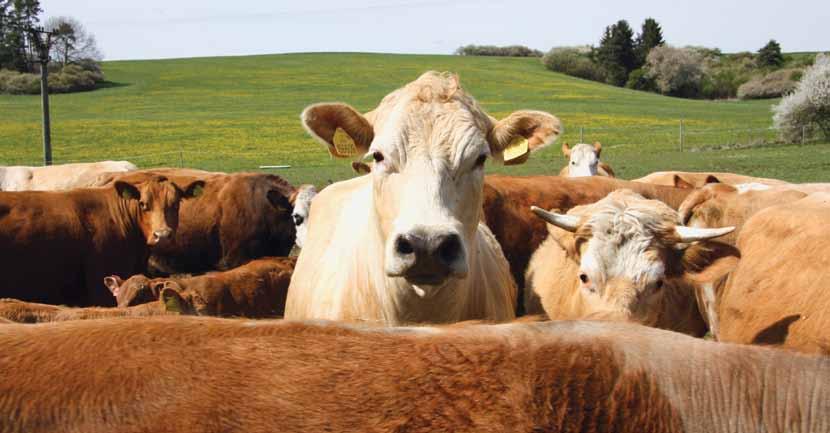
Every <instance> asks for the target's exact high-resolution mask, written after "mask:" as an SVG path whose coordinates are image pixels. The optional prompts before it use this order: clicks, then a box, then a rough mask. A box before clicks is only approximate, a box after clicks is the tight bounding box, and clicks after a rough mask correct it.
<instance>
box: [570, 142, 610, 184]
mask: <svg viewBox="0 0 830 433" xmlns="http://www.w3.org/2000/svg"><path fill="white" fill-rule="evenodd" d="M601 152H602V144H601V143H600V142H599V141H597V142H594V144H585V143H579V144H577V145H575V146H574V147H568V143H562V154H563V155H565V158H567V159H568V165H566V166H564V167H562V170H560V171H559V175H560V176H566V177H586V176H607V177H615V176H614V170H612V169H611V166H610V165H608V164H606V163H604V162H602V161H600V160H599V155H600V153H601Z"/></svg>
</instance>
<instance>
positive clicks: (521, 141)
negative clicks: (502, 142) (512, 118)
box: [502, 136, 530, 165]
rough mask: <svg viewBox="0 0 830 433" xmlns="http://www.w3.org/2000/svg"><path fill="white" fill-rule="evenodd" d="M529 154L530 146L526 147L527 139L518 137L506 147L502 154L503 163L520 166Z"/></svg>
mask: <svg viewBox="0 0 830 433" xmlns="http://www.w3.org/2000/svg"><path fill="white" fill-rule="evenodd" d="M529 153H530V146H529V145H528V142H527V138H524V137H522V136H518V137H516V138H514V139H513V140H511V141H510V144H508V145H507V147H506V148H505V149H504V152H503V153H502V154H503V157H504V163H505V164H506V165H510V164H521V163H522V162H524V161H525V160H526V159H527V155H528V154H529Z"/></svg>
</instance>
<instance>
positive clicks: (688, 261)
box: [532, 190, 736, 325]
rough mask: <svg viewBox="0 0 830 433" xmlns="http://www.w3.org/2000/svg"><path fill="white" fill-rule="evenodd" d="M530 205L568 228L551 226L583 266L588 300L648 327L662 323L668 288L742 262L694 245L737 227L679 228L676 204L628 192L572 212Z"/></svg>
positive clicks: (598, 308)
mask: <svg viewBox="0 0 830 433" xmlns="http://www.w3.org/2000/svg"><path fill="white" fill-rule="evenodd" d="M532 210H533V212H534V213H535V214H536V215H537V216H539V217H541V218H542V219H544V220H545V221H546V222H548V223H550V224H552V225H553V226H555V227H558V228H559V229H562V230H557V229H552V230H551V236H552V237H553V238H554V239H556V240H557V241H558V242H559V244H560V245H561V246H562V248H563V249H564V250H565V251H567V253H568V257H569V258H570V259H572V260H574V261H576V262H577V263H578V264H579V271H578V274H577V276H576V277H577V278H578V281H575V283H576V284H578V286H579V290H580V291H581V292H582V295H583V297H584V299H585V300H586V301H587V302H588V304H590V305H592V306H593V307H594V308H595V309H596V311H597V312H612V313H616V314H618V315H620V316H623V317H625V318H628V319H631V320H634V321H637V322H640V323H643V324H646V325H654V324H655V323H656V321H657V319H658V314H659V312H660V309H661V306H662V302H663V299H664V293H665V292H666V291H667V290H672V288H673V287H676V286H677V284H678V283H679V282H680V281H678V280H680V279H690V278H693V277H694V278H696V280H695V282H697V283H699V282H701V280H702V279H705V278H704V277H701V275H705V276H706V278H708V277H711V278H713V279H717V278H720V277H722V276H723V275H724V273H725V272H728V270H731V266H734V264H735V263H736V262H734V261H732V258H733V257H732V256H730V257H729V258H726V257H724V258H725V260H720V259H721V257H720V256H719V255H717V254H703V253H702V251H703V249H702V248H704V247H703V246H700V245H697V244H694V245H693V243H695V242H698V241H704V240H707V239H711V238H715V237H718V236H722V235H724V234H727V233H729V232H731V231H732V230H734V228H733V227H726V228H718V229H700V228H689V227H684V226H681V225H677V224H676V220H677V213H676V212H675V211H674V210H673V209H671V208H670V207H668V206H667V205H665V204H663V203H662V202H659V201H656V200H647V199H645V198H643V197H642V196H640V195H638V194H636V193H634V192H632V191H630V190H618V191H615V192H612V193H611V194H609V195H608V196H607V197H606V198H604V199H602V200H600V201H598V202H596V203H594V204H593V205H588V206H578V207H576V208H573V209H571V211H570V212H569V213H568V214H558V213H553V212H548V211H545V210H542V209H539V208H536V207H534V208H533V209H532ZM563 230H564V231H563ZM706 251H708V249H707V250H706ZM728 255H729V254H726V253H724V256H728ZM710 268H711V269H710ZM716 268H717V269H716ZM704 271H707V272H709V273H708V274H703V272H704Z"/></svg>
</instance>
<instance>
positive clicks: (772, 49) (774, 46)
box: [758, 39, 784, 67]
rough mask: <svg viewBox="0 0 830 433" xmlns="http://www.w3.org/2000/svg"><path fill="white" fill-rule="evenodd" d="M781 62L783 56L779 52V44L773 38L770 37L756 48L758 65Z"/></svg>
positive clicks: (772, 64)
mask: <svg viewBox="0 0 830 433" xmlns="http://www.w3.org/2000/svg"><path fill="white" fill-rule="evenodd" d="M783 64H784V56H783V55H782V54H781V45H779V44H778V42H776V41H775V39H770V41H769V42H767V44H766V45H764V46H763V47H762V48H761V49H760V50H758V66H762V67H763V66H781V65H783Z"/></svg>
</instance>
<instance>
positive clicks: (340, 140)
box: [331, 127, 357, 156]
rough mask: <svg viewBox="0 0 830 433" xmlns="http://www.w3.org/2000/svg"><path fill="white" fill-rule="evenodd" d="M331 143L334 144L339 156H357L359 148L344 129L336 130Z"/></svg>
mask: <svg viewBox="0 0 830 433" xmlns="http://www.w3.org/2000/svg"><path fill="white" fill-rule="evenodd" d="M331 141H332V142H334V149H335V151H336V152H337V154H338V155H339V156H354V155H357V146H356V145H355V143H354V139H352V137H350V136H349V134H348V133H347V132H346V131H344V130H343V128H340V127H338V128H337V129H335V130H334V137H332V139H331Z"/></svg>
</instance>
